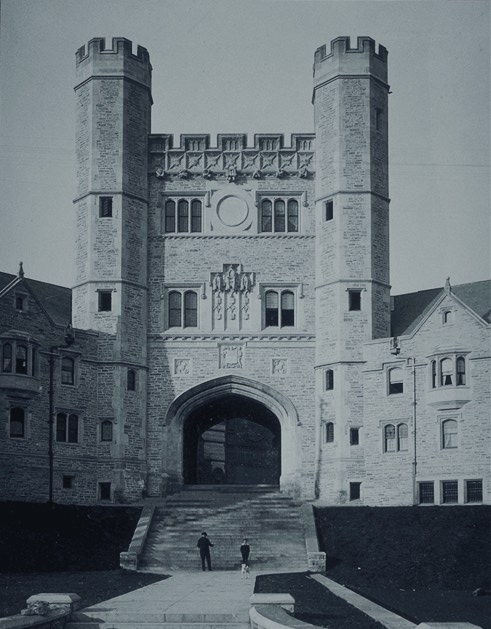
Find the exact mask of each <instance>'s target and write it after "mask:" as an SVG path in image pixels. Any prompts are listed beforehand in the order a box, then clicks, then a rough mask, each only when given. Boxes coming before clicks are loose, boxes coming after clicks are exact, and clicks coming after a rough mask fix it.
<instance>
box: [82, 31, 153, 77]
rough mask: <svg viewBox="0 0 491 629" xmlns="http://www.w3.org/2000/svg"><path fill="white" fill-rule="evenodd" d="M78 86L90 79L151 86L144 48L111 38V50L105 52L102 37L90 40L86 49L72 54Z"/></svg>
mask: <svg viewBox="0 0 491 629" xmlns="http://www.w3.org/2000/svg"><path fill="white" fill-rule="evenodd" d="M75 62H76V68H77V77H78V79H79V83H78V84H79V85H80V83H82V82H83V81H85V80H87V79H88V78H90V77H91V76H98V77H103V76H112V77H114V76H116V77H118V76H125V77H127V78H130V79H133V80H135V81H137V82H139V83H142V84H143V85H146V86H147V87H150V85H151V76H152V66H151V64H150V56H149V54H148V51H147V49H146V48H143V47H142V46H137V48H136V54H134V53H133V43H132V42H131V41H130V40H129V39H126V38H125V37H113V38H112V40H111V47H110V48H106V39H105V38H104V37H94V38H93V39H91V40H90V41H89V43H88V45H87V47H85V45H84V46H81V47H80V48H79V49H78V50H77V51H76V53H75Z"/></svg>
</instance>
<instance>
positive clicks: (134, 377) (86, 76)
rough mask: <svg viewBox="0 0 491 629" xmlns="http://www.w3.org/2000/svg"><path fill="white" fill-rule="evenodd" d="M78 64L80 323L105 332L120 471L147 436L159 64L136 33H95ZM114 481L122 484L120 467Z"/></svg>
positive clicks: (105, 369)
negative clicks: (153, 113)
mask: <svg viewBox="0 0 491 629" xmlns="http://www.w3.org/2000/svg"><path fill="white" fill-rule="evenodd" d="M76 72H77V84H76V87H75V95H76V156H77V178H78V191H77V198H76V199H75V201H74V203H75V208H76V280H75V286H74V288H73V298H72V299H73V308H72V310H73V325H74V326H75V327H78V328H83V329H88V330H95V331H97V332H98V333H99V349H98V360H99V364H100V368H99V372H98V381H97V396H98V401H99V405H100V408H101V409H104V411H103V413H102V414H106V416H109V417H110V418H111V419H112V420H114V426H115V439H114V443H113V445H112V446H111V449H112V450H111V454H112V456H113V459H114V461H115V462H114V465H115V469H116V468H117V465H118V464H117V461H118V460H122V459H124V457H125V456H128V454H127V453H128V452H130V451H131V452H132V456H133V457H134V455H135V453H136V452H137V450H138V449H135V447H134V444H133V445H132V446H131V448H130V449H128V448H127V444H128V439H132V438H134V437H136V438H137V439H136V441H135V440H134V439H133V440H134V443H140V444H142V443H144V435H143V433H141V431H142V430H143V428H142V426H143V423H144V422H143V418H144V417H145V392H146V368H147V238H148V134H149V132H150V109H151V105H152V96H151V72H152V67H151V65H150V59H149V55H148V52H147V50H146V49H145V48H142V47H140V46H139V47H138V48H137V51H136V54H133V52H132V43H131V41H129V40H127V39H124V38H119V37H118V38H113V40H112V46H111V48H108V49H106V48H105V40H104V39H103V38H95V39H92V40H91V41H90V42H89V44H88V48H87V49H86V48H85V46H83V47H82V48H80V49H79V50H78V51H77V53H76ZM128 390H130V391H132V390H135V391H136V392H137V393H138V392H139V393H140V395H139V396H138V395H134V396H132V395H131V394H130V393H128V392H127V391H128ZM132 433H134V435H133V437H132V436H130V437H128V435H132ZM139 456H140V457H143V456H144V453H143V449H142V450H141V451H140V454H139ZM123 468H124V469H127V468H128V466H127V465H126V464H125V465H122V466H121V469H123ZM111 482H112V483H113V486H115V487H118V486H121V485H122V484H124V483H123V481H122V480H121V478H118V477H117V474H116V477H113V478H112V480H111ZM135 482H136V481H135ZM126 490H127V488H125V491H126Z"/></svg>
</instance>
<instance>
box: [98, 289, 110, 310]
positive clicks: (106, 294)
mask: <svg viewBox="0 0 491 629" xmlns="http://www.w3.org/2000/svg"><path fill="white" fill-rule="evenodd" d="M111 310H112V292H111V291H110V290H100V291H99V312H111Z"/></svg>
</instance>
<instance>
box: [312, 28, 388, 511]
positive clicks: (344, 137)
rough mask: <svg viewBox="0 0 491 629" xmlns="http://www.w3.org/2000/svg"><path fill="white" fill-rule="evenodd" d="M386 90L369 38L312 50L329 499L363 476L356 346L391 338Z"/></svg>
mask: <svg viewBox="0 0 491 629" xmlns="http://www.w3.org/2000/svg"><path fill="white" fill-rule="evenodd" d="M388 93H389V86H388V84H387V50H386V49H385V48H384V47H383V46H379V47H378V51H377V50H376V47H375V42H374V41H373V40H372V39H371V38H369V37H359V38H358V40H357V45H356V47H355V48H351V47H350V39H349V38H348V37H338V38H337V39H335V40H333V41H332V42H331V48H330V50H326V47H325V46H322V47H321V48H319V49H318V50H317V51H316V53H315V60H314V92H313V104H314V120H315V133H316V191H315V194H316V384H317V390H318V392H319V399H320V400H321V402H320V408H319V414H320V419H321V427H322V430H323V431H325V430H327V428H326V425H327V423H329V424H331V426H330V427H329V430H330V431H333V432H334V435H335V436H334V437H333V438H332V436H331V434H330V435H329V436H326V434H325V433H323V434H322V435H321V441H322V442H326V440H327V442H328V443H329V444H332V445H329V446H328V447H327V449H326V448H325V449H322V448H321V466H320V479H319V482H320V483H321V485H322V489H323V494H324V495H326V492H327V495H328V496H329V498H330V499H332V500H334V501H343V500H344V498H345V497H346V496H347V494H348V493H349V491H350V489H349V488H350V482H357V480H356V479H357V478H358V477H359V478H362V476H363V463H362V461H363V437H362V426H363V394H362V385H361V368H362V363H363V359H364V356H363V344H364V343H365V342H366V341H369V340H372V339H376V338H382V337H387V336H389V324H390V296H389V291H390V286H389V218H388V217H389V198H388V124H387V113H388V111H387V109H388V107H387V105H388ZM357 433H358V434H357ZM357 439H358V443H355V444H353V443H351V445H350V442H352V441H356V440H357ZM352 445H354V446H356V447H352ZM347 462H348V463H347ZM352 479H353V480H352ZM327 485H329V488H327Z"/></svg>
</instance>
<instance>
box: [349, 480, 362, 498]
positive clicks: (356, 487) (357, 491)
mask: <svg viewBox="0 0 491 629" xmlns="http://www.w3.org/2000/svg"><path fill="white" fill-rule="evenodd" d="M360 497H361V483H350V484H349V499H350V500H359V499H360Z"/></svg>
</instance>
